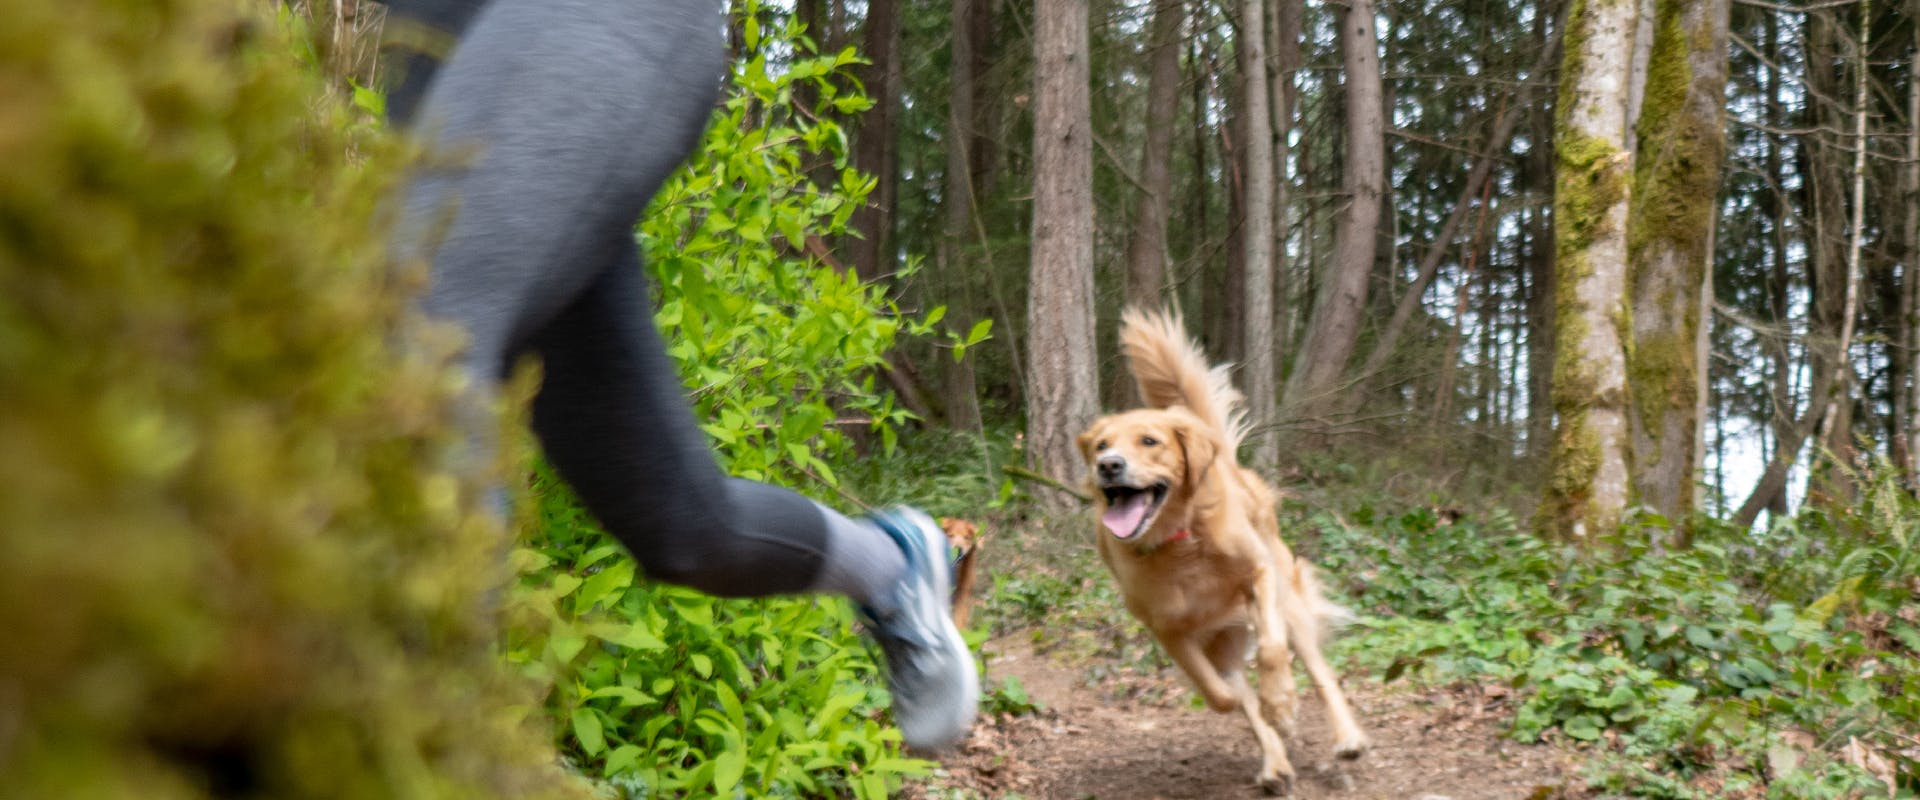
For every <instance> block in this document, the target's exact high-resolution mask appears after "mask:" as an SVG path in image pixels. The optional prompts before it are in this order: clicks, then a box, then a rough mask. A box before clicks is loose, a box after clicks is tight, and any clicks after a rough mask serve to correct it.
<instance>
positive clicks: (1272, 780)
mask: <svg viewBox="0 0 1920 800" xmlns="http://www.w3.org/2000/svg"><path fill="white" fill-rule="evenodd" d="M1259 781H1260V791H1262V792H1265V793H1266V794H1267V796H1268V797H1286V796H1287V795H1290V794H1293V776H1292V775H1286V774H1280V773H1275V774H1273V775H1262V776H1260V778H1259Z"/></svg>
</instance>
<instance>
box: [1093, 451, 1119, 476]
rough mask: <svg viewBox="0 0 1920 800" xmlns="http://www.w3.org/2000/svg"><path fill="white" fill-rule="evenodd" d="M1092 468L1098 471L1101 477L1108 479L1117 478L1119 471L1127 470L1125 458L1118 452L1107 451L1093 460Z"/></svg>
mask: <svg viewBox="0 0 1920 800" xmlns="http://www.w3.org/2000/svg"><path fill="white" fill-rule="evenodd" d="M1094 469H1096V470H1098V471H1099V472H1100V477H1102V478H1106V479H1108V480H1111V479H1113V478H1118V477H1120V473H1122V472H1126V471H1127V459H1126V457H1125V456H1122V455H1120V454H1118V453H1108V454H1106V455H1104V456H1101V457H1100V460H1099V461H1096V462H1094Z"/></svg>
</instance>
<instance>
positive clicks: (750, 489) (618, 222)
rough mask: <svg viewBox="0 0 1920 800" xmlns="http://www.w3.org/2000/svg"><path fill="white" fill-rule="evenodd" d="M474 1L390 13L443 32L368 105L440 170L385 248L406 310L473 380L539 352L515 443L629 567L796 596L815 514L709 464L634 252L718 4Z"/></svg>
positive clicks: (704, 97)
mask: <svg viewBox="0 0 1920 800" xmlns="http://www.w3.org/2000/svg"><path fill="white" fill-rule="evenodd" d="M480 5H481V4H480V3H479V2H461V0H400V2H397V3H395V4H394V7H393V8H392V9H391V10H390V12H389V14H390V19H396V20H400V21H402V22H403V23H404V21H408V20H411V21H413V22H416V23H422V24H425V25H427V26H430V27H433V28H437V29H439V30H441V31H445V32H448V33H451V34H454V35H457V36H458V37H459V46H458V47H457V48H455V49H454V50H453V52H452V56H451V58H450V59H449V60H448V61H447V62H446V63H445V64H444V66H442V67H440V69H439V70H438V73H437V74H433V73H432V63H431V61H430V60H428V59H423V58H411V59H403V60H402V61H401V62H400V65H401V66H403V67H406V68H407V69H406V71H405V72H404V73H403V75H402V77H401V78H400V80H399V82H398V83H396V84H395V85H394V88H393V90H392V94H391V96H390V97H389V100H388V102H389V113H390V114H391V115H392V116H393V118H394V119H395V120H396V121H397V122H402V123H405V122H409V121H410V122H411V123H412V124H414V125H415V126H416V129H417V130H418V131H419V132H420V133H421V134H422V135H423V136H424V137H425V139H426V141H427V142H428V143H429V144H430V146H431V151H432V152H434V153H436V154H437V155H436V156H435V158H437V159H438V160H439V162H440V163H439V164H438V166H434V165H432V164H430V165H429V167H428V168H426V169H424V170H423V171H422V174H421V175H420V176H419V177H418V179H417V180H416V181H415V182H414V183H413V185H412V186H411V187H410V190H409V192H408V194H407V198H406V208H405V212H406V216H405V220H404V221H403V225H402V229H401V236H400V243H401V247H402V249H403V250H406V249H409V248H412V249H413V252H414V254H416V255H429V256H430V257H431V259H432V264H433V268H432V284H431V288H430V289H429V296H428V297H427V299H426V306H427V310H428V311H429V312H430V313H432V314H434V315H436V316H439V317H443V318H447V319H451V320H453V321H455V322H457V323H459V324H460V325H461V326H463V327H464V328H465V329H466V330H467V332H468V334H469V335H470V336H471V343H470V344H471V350H470V351H469V358H470V361H469V366H470V367H471V368H472V369H473V370H474V371H475V372H476V373H477V374H479V375H483V376H486V377H487V378H491V379H494V380H496V381H497V380H498V379H499V378H500V377H501V376H502V375H504V372H505V370H506V369H507V368H508V366H509V364H510V363H511V362H512V361H513V360H514V359H515V358H517V357H518V356H519V355H521V354H523V353H527V352H533V353H537V354H539V355H540V356H541V357H542V359H543V361H544V366H545V382H544V384H543V385H542V386H541V389H540V393H539V395H538V397H537V398H536V399H535V401H534V409H533V428H534V431H535V432H536V433H537V434H538V435H539V437H540V441H541V444H542V446H543V447H544V449H545V451H546V454H547V458H548V460H549V461H551V462H552V463H553V465H554V466H555V467H557V468H558V469H559V471H560V473H561V475H562V476H563V477H564V478H565V479H566V480H567V482H568V483H570V484H572V485H573V487H574V489H575V490H576V491H577V492H578V493H579V495H580V498H581V500H582V501H584V502H585V504H586V506H587V508H588V509H589V510H590V511H592V513H593V514H594V516H596V517H597V518H599V520H600V521H601V523H602V524H604V525H605V526H606V528H607V530H609V531H610V532H612V533H613V534H614V535H615V536H616V537H618V538H619V539H620V541H621V542H622V543H624V544H625V545H626V546H627V548H628V549H629V550H631V551H632V553H633V555H634V558H635V559H636V560H637V561H639V562H640V564H641V566H642V567H643V568H644V569H645V570H646V571H647V573H648V574H650V575H651V576H653V577H656V578H659V579H662V580H666V581H671V582H674V583H681V584H686V585H690V586H693V587H695V588H698V589H701V590H703V591H706V592H710V593H713V594H720V595H727V596H759V595H767V594H776V593H786V592H793V591H798V590H801V589H805V588H808V587H809V586H811V585H812V583H813V582H814V580H815V578H816V573H818V572H819V570H820V564H821V560H822V557H823V552H824V548H825V546H826V542H827V532H826V529H825V525H826V524H827V520H826V518H825V516H824V514H823V512H822V510H821V508H820V507H819V506H817V505H816V504H814V503H813V502H812V501H811V500H808V499H806V498H804V497H801V496H799V495H797V494H794V493H792V492H789V491H787V490H784V489H779V488H776V487H772V486H768V485H764V484H759V483H754V482H750V481H745V480H739V479H734V478H729V477H727V476H726V475H724V474H723V473H722V472H721V471H720V469H719V467H718V465H717V464H715V462H714V460H713V456H712V454H711V452H710V451H709V450H708V445H707V443H706V442H705V440H704V439H703V438H702V435H701V433H700V431H699V428H698V427H697V425H696V424H695V420H694V417H693V414H692V413H691V411H690V410H689V408H688V407H687V403H686V399H685V397H684V396H683V394H682V389H681V386H680V381H679V378H678V377H677V375H676V373H675V371H674V368H673V364H672V363H671V362H670V361H669V360H668V358H667V356H666V353H665V350H664V349H663V347H662V345H661V342H660V340H659V335H658V333H657V332H655V330H654V328H653V320H652V317H651V314H650V308H651V300H650V298H649V297H648V292H647V286H646V283H645V278H644V277H643V275H642V272H641V270H640V265H639V259H638V254H637V252H636V248H635V244H634V238H633V226H634V222H635V221H636V220H637V219H638V218H639V216H640V213H641V212H642V211H643V210H644V209H645V207H646V205H647V202H648V201H649V200H650V199H651V198H652V197H653V194H654V193H655V192H656V191H657V190H658V189H659V188H660V185H661V183H662V182H663V181H664V180H665V179H666V177H667V176H668V174H669V173H670V172H672V171H673V170H674V168H676V167H677V166H679V164H680V163H681V162H682V161H683V160H684V159H685V158H686V156H687V154H688V153H689V152H691V150H692V148H693V147H694V145H695V144H696V143H697V141H698V139H699V136H700V133H701V131H702V130H703V129H704V128H705V127H706V124H707V120H708V117H709V115H710V114H711V112H712V110H713V104H714V102H715V100H716V98H717V97H718V92H719V89H720V86H721V78H722V76H723V73H724V69H725V61H724V59H725V48H724V39H723V31H724V28H723V24H724V17H723V14H722V11H721V7H720V5H719V4H718V2H717V1H716V0H493V2H491V3H489V4H487V5H486V6H485V8H484V9H482V8H480ZM416 101H417V102H418V103H419V105H418V106H417V107H416V106H415V102H416ZM495 385H497V384H495ZM491 386H492V385H490V386H489V388H491Z"/></svg>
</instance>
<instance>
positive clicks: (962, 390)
mask: <svg viewBox="0 0 1920 800" xmlns="http://www.w3.org/2000/svg"><path fill="white" fill-rule="evenodd" d="M981 2H985V0H953V34H952V37H951V41H952V53H951V58H950V59H949V60H950V61H951V62H952V70H951V74H950V76H949V80H948V84H947V89H948V91H947V134H946V138H947V142H946V144H947V148H946V150H947V169H946V173H947V174H946V183H945V191H943V192H942V193H941V203H942V204H943V205H944V208H943V209H942V215H943V219H942V225H941V237H940V250H939V253H938V254H937V260H938V262H939V264H938V268H939V272H940V275H939V276H938V278H937V280H938V282H939V283H940V285H941V287H942V289H943V291H942V292H941V295H942V298H943V299H944V300H945V301H946V304H947V319H948V320H949V321H950V327H952V328H953V329H954V330H957V331H960V332H961V333H962V334H965V333H966V332H967V331H968V330H971V329H972V328H973V323H974V320H975V319H976V318H977V317H978V315H977V314H976V313H975V311H974V309H975V305H974V303H973V301H972V291H971V282H970V281H968V280H967V279H966V275H967V274H968V273H969V270H966V269H964V263H965V260H966V259H965V258H964V254H965V253H966V250H967V248H966V242H967V240H968V238H969V236H970V234H971V233H972V232H973V220H974V213H975V212H974V203H975V201H974V192H973V159H972V157H971V146H972V144H973V137H974V123H975V115H974V84H975V77H976V76H975V75H974V72H973V67H974V63H975V58H974V47H975V42H974V39H973V29H972V25H971V24H970V22H971V21H972V19H973V16H974V11H973V7H974V5H975V4H976V3H981ZM973 364H974V359H969V358H963V359H961V360H960V361H958V362H955V361H953V360H952V359H940V371H941V374H942V375H943V376H944V378H945V379H944V380H943V381H942V385H943V388H944V389H945V394H946V402H945V404H944V405H945V406H946V411H947V424H948V425H950V426H952V427H954V428H957V429H962V430H971V431H976V432H984V430H985V428H984V425H983V423H982V420H981V419H980V392H979V388H978V386H977V381H976V380H975V376H974V371H973Z"/></svg>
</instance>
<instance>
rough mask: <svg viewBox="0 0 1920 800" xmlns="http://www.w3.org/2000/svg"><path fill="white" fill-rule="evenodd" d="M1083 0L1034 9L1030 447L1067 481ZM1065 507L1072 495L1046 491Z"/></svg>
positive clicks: (1084, 356)
mask: <svg viewBox="0 0 1920 800" xmlns="http://www.w3.org/2000/svg"><path fill="white" fill-rule="evenodd" d="M1087 46H1088V44H1087V3H1086V0H1039V3H1038V4H1037V5H1036V6H1035V9H1034V31H1033V47H1034V73H1033V74H1034V78H1033V82H1034V90H1033V95H1034V104H1033V155H1034V160H1033V251H1032V252H1033V255H1032V261H1031V267H1030V269H1031V270H1032V281H1031V283H1030V285H1029V289H1028V298H1027V348H1028V350H1027V363H1028V370H1027V376H1028V381H1029V385H1028V387H1027V448H1028V452H1029V454H1030V456H1031V457H1032V458H1033V459H1034V461H1035V464H1036V466H1037V467H1038V468H1039V470H1040V471H1041V472H1042V473H1043V474H1045V475H1047V476H1049V477H1052V478H1054V479H1055V480H1059V481H1061V482H1062V483H1065V484H1068V485H1073V484H1077V483H1079V481H1080V479H1081V477H1082V476H1083V475H1084V473H1085V466H1084V465H1083V464H1082V463H1081V458H1080V453H1079V450H1078V448H1077V447H1076V445H1075V443H1074V437H1075V436H1076V435H1077V434H1079V432H1080V431H1081V430H1083V429H1084V428H1085V427H1086V425H1087V424H1088V423H1090V422H1092V421H1093V417H1094V415H1095V413H1096V411H1097V402H1096V399H1095V394H1096V387H1098V386H1099V385H1100V376H1099V373H1098V369H1097V365H1096V363H1095V361H1094V348H1093V346H1092V344H1093V342H1094V315H1093V139H1092V113H1093V112H1092V107H1091V105H1090V104H1089V102H1088V94H1089V92H1088V89H1089V74H1088V66H1087ZM1047 502H1048V503H1049V504H1050V505H1053V506H1055V507H1060V508H1064V507H1066V506H1067V505H1068V504H1069V503H1070V502H1071V499H1070V498H1068V497H1066V496H1065V495H1064V494H1056V495H1051V496H1048V498H1047Z"/></svg>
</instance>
